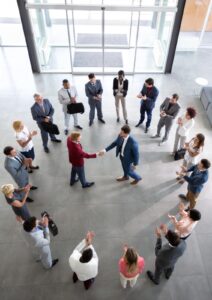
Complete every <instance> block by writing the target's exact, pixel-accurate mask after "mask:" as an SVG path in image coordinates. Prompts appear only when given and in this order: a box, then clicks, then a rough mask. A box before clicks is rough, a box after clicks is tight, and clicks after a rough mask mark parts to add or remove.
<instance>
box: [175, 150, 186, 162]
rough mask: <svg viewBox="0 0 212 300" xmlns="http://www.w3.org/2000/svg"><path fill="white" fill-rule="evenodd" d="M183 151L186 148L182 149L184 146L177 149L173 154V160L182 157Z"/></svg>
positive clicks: (184, 151)
mask: <svg viewBox="0 0 212 300" xmlns="http://www.w3.org/2000/svg"><path fill="white" fill-rule="evenodd" d="M185 153H186V149H184V148H181V149H179V150H177V151H176V152H175V154H174V160H179V159H183V158H184V155H185Z"/></svg>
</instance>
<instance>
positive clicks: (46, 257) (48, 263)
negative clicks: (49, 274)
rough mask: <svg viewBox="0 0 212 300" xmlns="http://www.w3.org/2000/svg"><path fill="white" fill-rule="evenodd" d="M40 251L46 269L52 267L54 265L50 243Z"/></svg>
mask: <svg viewBox="0 0 212 300" xmlns="http://www.w3.org/2000/svg"><path fill="white" fill-rule="evenodd" d="M40 251H41V254H40V259H41V263H42V265H43V267H44V268H45V269H50V268H51V267H52V254H51V249H50V247H49V245H46V246H44V247H42V248H41V249H40Z"/></svg>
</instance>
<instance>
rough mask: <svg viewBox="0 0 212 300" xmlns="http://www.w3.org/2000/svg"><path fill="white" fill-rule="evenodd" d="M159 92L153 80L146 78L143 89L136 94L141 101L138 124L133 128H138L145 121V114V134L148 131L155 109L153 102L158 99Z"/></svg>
mask: <svg viewBox="0 0 212 300" xmlns="http://www.w3.org/2000/svg"><path fill="white" fill-rule="evenodd" d="M158 94H159V91H158V89H157V88H156V87H155V86H154V80H153V79H152V78H148V79H146V80H145V83H144V85H143V88H142V90H141V92H140V94H138V96H137V97H138V98H139V99H141V108H140V114H141V116H140V120H139V122H138V124H137V125H136V126H135V127H139V126H140V125H141V124H142V123H143V121H144V119H145V113H146V114H147V121H146V129H145V133H147V132H148V129H149V127H150V124H151V120H152V111H153V109H154V107H155V102H156V99H157V97H158Z"/></svg>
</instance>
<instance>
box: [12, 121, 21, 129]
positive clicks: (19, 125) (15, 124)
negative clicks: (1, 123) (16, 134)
mask: <svg viewBox="0 0 212 300" xmlns="http://www.w3.org/2000/svg"><path fill="white" fill-rule="evenodd" d="M21 125H22V122H21V121H14V122H13V129H14V130H15V131H19V130H20V128H21Z"/></svg>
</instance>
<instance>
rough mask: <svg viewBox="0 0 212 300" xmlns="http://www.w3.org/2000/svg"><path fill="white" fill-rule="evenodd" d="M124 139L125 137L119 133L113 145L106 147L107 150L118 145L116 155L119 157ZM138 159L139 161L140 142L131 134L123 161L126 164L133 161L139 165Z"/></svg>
mask: <svg viewBox="0 0 212 300" xmlns="http://www.w3.org/2000/svg"><path fill="white" fill-rule="evenodd" d="M123 141H124V139H123V138H122V137H120V135H119V136H118V137H117V139H116V140H115V141H114V142H113V143H112V144H111V145H109V146H108V147H107V148H105V150H106V152H108V151H110V150H111V149H113V148H115V147H116V157H117V156H118V155H119V154H120V153H121V147H122V144H123ZM138 161H139V151H138V143H137V142H136V141H135V140H134V139H133V138H132V137H131V136H129V138H128V140H127V143H126V145H125V148H124V157H123V163H124V164H126V165H130V164H132V163H133V164H134V165H135V166H136V165H138Z"/></svg>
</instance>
